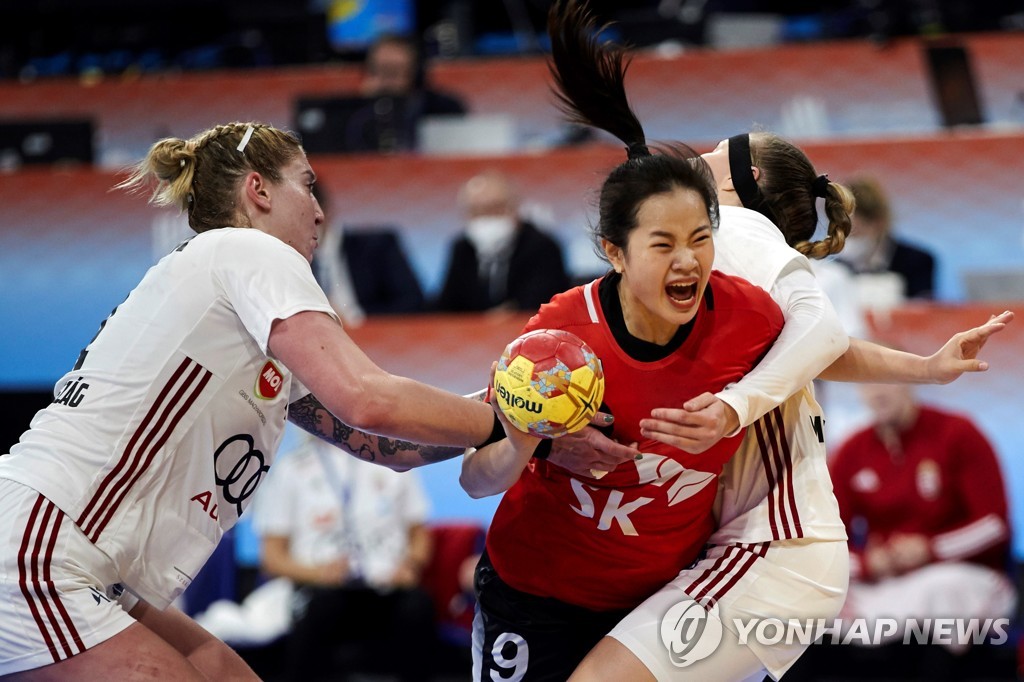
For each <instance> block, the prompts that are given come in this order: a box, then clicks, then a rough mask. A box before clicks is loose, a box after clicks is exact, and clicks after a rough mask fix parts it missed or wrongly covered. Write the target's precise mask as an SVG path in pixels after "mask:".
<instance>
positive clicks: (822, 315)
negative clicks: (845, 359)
mask: <svg viewBox="0 0 1024 682" xmlns="http://www.w3.org/2000/svg"><path fill="white" fill-rule="evenodd" d="M771 294H772V298H773V299H774V300H775V301H776V302H777V303H778V304H779V306H780V307H781V308H782V311H783V314H784V315H785V319H786V324H785V326H784V327H783V329H782V332H781V333H780V334H779V337H778V339H776V341H775V343H774V344H773V345H772V347H771V349H770V350H769V351H768V353H766V354H765V356H764V358H762V359H761V361H760V362H759V363H758V364H757V366H756V367H754V369H752V370H751V371H750V372H749V373H747V375H746V376H744V377H743V378H742V379H741V380H740V381H738V382H737V383H735V384H733V385H732V386H730V387H728V388H726V389H725V390H723V391H720V392H719V393H717V394H716V397H718V398H719V399H721V400H722V401H723V402H724V403H726V404H727V405H729V406H730V407H731V408H732V409H733V410H735V411H736V415H737V416H738V417H739V424H740V426H741V427H742V426H749V425H750V424H752V423H753V422H755V421H757V420H758V419H760V418H761V417H762V416H764V415H765V414H766V413H767V412H769V411H770V410H771V409H772V408H774V407H776V406H777V405H780V404H782V403H783V402H785V400H786V399H787V398H789V397H790V396H791V395H793V394H794V393H796V392H797V391H798V390H800V389H801V388H803V387H804V386H806V385H807V384H808V383H810V382H811V381H812V380H813V379H814V378H815V377H816V376H818V374H819V373H820V372H821V371H822V370H824V369H825V368H826V367H828V366H829V365H830V364H832V363H833V362H834V361H835V360H836V358H838V357H839V356H840V355H842V353H843V352H844V351H845V350H846V348H847V344H848V337H847V335H846V332H845V331H843V327H842V324H841V323H840V321H839V317H838V315H837V314H836V312H835V310H834V309H833V308H832V304H831V303H829V301H828V298H827V297H826V296H825V294H824V293H823V292H822V291H821V289H820V287H818V285H817V284H816V282H815V281H814V277H813V275H812V274H811V273H810V272H808V271H806V270H802V269H801V270H794V271H792V272H789V273H787V274H785V275H784V276H783V277H782V278H780V279H779V281H778V282H777V283H776V286H775V287H773V288H772V291H771Z"/></svg>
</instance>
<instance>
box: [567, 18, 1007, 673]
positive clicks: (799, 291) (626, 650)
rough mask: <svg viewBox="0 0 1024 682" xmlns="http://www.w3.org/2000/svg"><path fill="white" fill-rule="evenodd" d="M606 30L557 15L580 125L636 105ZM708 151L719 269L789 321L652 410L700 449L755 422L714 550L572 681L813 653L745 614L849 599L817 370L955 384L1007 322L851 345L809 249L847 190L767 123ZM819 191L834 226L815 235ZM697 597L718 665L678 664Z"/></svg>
mask: <svg viewBox="0 0 1024 682" xmlns="http://www.w3.org/2000/svg"><path fill="white" fill-rule="evenodd" d="M594 29H595V26H594V23H593V20H592V19H591V18H590V16H589V14H588V12H587V11H586V9H585V8H584V7H583V6H582V5H580V4H575V3H569V4H566V3H564V2H560V3H556V5H555V6H554V7H553V8H552V11H551V14H550V15H549V33H550V35H551V39H552V60H553V63H554V66H553V68H552V70H553V73H554V75H555V79H556V82H557V83H558V86H559V88H560V90H561V93H560V94H561V95H562V97H561V100H562V103H563V105H564V108H565V109H567V113H568V116H569V118H570V120H574V121H577V122H579V123H583V124H587V125H592V126H597V127H604V126H603V124H602V120H603V119H602V117H603V113H602V112H600V111H597V110H596V108H595V98H594V96H593V95H592V94H590V93H588V92H587V91H588V90H593V91H596V92H600V93H605V94H606V96H607V97H610V98H611V99H612V100H613V101H614V100H620V101H622V102H624V101H626V95H625V89H624V86H623V81H624V76H625V68H624V66H623V63H624V52H623V51H622V50H620V49H618V48H615V47H613V46H609V45H602V44H598V43H597V41H596V39H595V38H594V37H593V36H594V35H595V34H596V31H595V30H594ZM603 106H604V107H605V108H608V107H609V104H608V103H607V102H605V103H603ZM703 158H704V160H705V161H706V162H707V163H708V165H709V166H710V167H711V169H712V172H713V174H714V176H715V183H716V188H717V190H718V199H719V202H720V205H721V207H720V210H721V226H720V229H719V231H718V232H717V233H716V234H715V246H716V255H715V269H717V270H720V271H722V272H726V273H729V274H732V275H739V276H741V277H744V278H746V279H748V280H750V281H751V282H753V283H754V284H757V285H759V286H761V287H762V288H763V289H765V290H766V291H769V292H770V293H771V295H772V298H773V299H775V301H776V302H777V303H778V304H779V305H780V306H781V307H782V309H783V310H784V311H785V313H786V326H785V328H784V329H783V332H782V334H780V336H779V339H778V340H777V341H776V343H775V345H774V347H773V348H772V350H771V351H770V352H769V353H768V354H767V355H766V356H765V358H764V359H763V360H762V361H761V363H760V364H759V365H758V367H757V368H755V370H753V371H752V372H751V373H749V374H748V375H747V376H746V377H744V378H743V379H742V380H741V381H739V382H737V383H736V384H735V385H733V386H732V387H730V388H728V389H726V390H725V391H722V392H719V393H718V394H717V395H711V394H704V395H702V396H699V397H698V398H696V399H694V400H691V401H688V402H687V403H686V404H685V405H683V406H666V407H663V408H661V409H657V410H654V411H653V413H652V416H651V418H648V419H643V420H641V422H640V430H641V434H642V435H643V436H644V437H645V438H650V439H652V440H655V441H658V442H662V443H665V444H670V445H674V446H675V447H678V448H680V449H681V450H683V451H686V452H691V453H699V452H703V451H704V450H705V449H706V448H708V447H710V446H712V445H713V444H714V443H716V442H717V441H718V439H719V438H721V437H722V436H723V435H724V434H733V433H736V431H737V430H738V428H739V427H741V426H749V427H750V428H749V429H748V431H747V434H746V437H745V439H744V441H743V443H742V444H741V446H740V449H739V450H738V451H737V453H736V454H735V455H734V456H733V458H732V459H731V460H730V461H729V462H727V463H726V464H725V466H724V468H723V470H722V472H721V474H720V476H719V480H718V488H719V492H718V496H717V499H716V501H715V516H716V521H717V529H716V530H715V531H714V532H713V533H712V534H711V535H710V537H709V538H708V539H707V542H708V546H707V549H706V552H705V554H704V555H703V556H702V557H701V558H699V559H698V560H697V561H696V562H695V563H694V564H693V565H691V566H688V567H685V568H683V567H681V568H683V570H682V571H681V572H680V574H679V575H678V576H677V577H676V579H674V580H672V581H671V582H670V583H669V584H668V585H666V586H665V587H663V588H662V589H661V590H659V591H658V592H657V593H655V594H654V595H652V596H651V597H650V598H649V599H647V600H646V601H645V602H644V603H643V604H642V605H640V606H638V607H637V608H636V609H635V610H634V611H633V612H632V613H631V614H630V615H629V616H627V617H626V618H624V619H623V621H622V622H620V623H619V624H618V625H617V626H616V627H615V628H614V629H613V630H612V632H611V634H610V636H609V637H606V638H604V639H603V640H602V641H601V642H600V643H599V644H598V646H597V647H596V648H595V649H594V650H593V651H592V652H591V654H590V655H588V656H587V657H586V659H585V660H584V661H583V662H582V663H581V665H580V667H579V668H578V669H577V670H576V672H575V674H574V675H573V677H572V679H573V680H597V679H629V680H643V679H658V680H690V679H692V680H710V679H715V680H742V679H747V678H748V677H750V678H751V679H758V680H760V679H761V678H762V677H763V676H764V674H765V672H766V671H767V673H768V674H770V675H771V676H772V677H774V678H777V677H778V676H780V675H781V674H782V673H784V672H785V670H786V669H788V667H789V666H790V665H792V663H793V661H795V660H796V658H797V657H798V656H799V655H800V653H802V651H803V648H804V646H803V645H801V644H800V643H799V641H797V642H793V641H791V640H790V639H788V638H787V639H786V640H785V641H783V642H782V643H780V644H778V645H776V646H774V647H765V646H759V645H758V644H757V643H756V642H748V643H747V644H746V645H744V644H741V643H740V641H739V639H738V637H737V633H736V632H735V627H734V625H732V623H734V622H735V619H747V620H748V621H749V620H750V619H751V618H755V617H760V618H766V617H778V618H781V619H783V620H786V619H788V618H796V619H800V618H804V619H814V618H828V617H831V616H835V615H836V614H837V613H838V611H839V608H840V606H841V605H842V603H843V599H844V596H845V591H846V584H847V573H848V566H847V563H848V559H847V556H846V543H845V539H846V536H845V532H844V529H843V528H842V527H841V519H840V518H839V515H838V508H837V504H836V501H835V498H834V496H833V495H832V487H831V483H830V480H829V476H828V471H827V469H826V466H825V452H824V436H823V432H822V428H823V416H822V414H821V409H820V407H819V406H818V405H817V403H816V402H815V400H814V394H813V387H812V386H811V384H810V380H811V379H812V378H814V377H815V376H817V375H818V374H819V373H822V371H823V370H825V368H829V369H828V371H827V372H825V375H826V377H827V378H831V379H844V380H869V377H871V378H876V379H877V378H880V377H884V380H887V381H919V382H920V381H935V382H946V381H950V380H952V379H953V378H955V376H958V375H959V374H960V373H962V372H964V371H976V370H983V369H985V365H984V363H980V362H978V361H977V360H976V359H975V356H976V354H977V351H978V350H979V349H980V347H981V345H983V344H984V341H985V339H987V337H988V336H989V335H990V334H992V333H994V332H996V331H998V330H999V329H1001V328H1002V327H1003V326H1004V325H1005V323H1006V322H1008V321H1009V319H1010V316H1006V315H1004V316H1000V317H999V318H996V319H994V320H992V321H990V323H989V324H987V325H984V326H983V327H980V328H977V329H974V330H971V331H970V332H965V333H964V334H961V335H957V336H956V337H954V338H953V339H952V340H951V341H950V343H948V344H947V345H946V346H944V347H943V349H942V350H941V351H940V352H939V353H937V354H936V356H933V357H932V358H921V357H918V356H911V355H910V354H905V353H904V354H899V355H898V356H897V355H894V354H893V353H892V352H890V351H888V349H883V348H881V347H879V346H875V345H873V344H867V343H865V342H861V341H854V342H853V343H852V345H851V346H850V347H849V348H847V345H846V344H847V340H846V337H845V334H844V333H843V332H842V329H841V327H840V326H839V324H838V320H837V319H836V318H835V313H834V311H833V310H832V308H831V305H830V304H829V302H828V300H827V298H826V297H825V296H824V294H823V293H822V292H821V290H820V288H819V287H818V286H817V284H816V282H815V281H814V277H813V274H812V272H811V270H810V268H809V264H808V263H807V260H806V258H805V257H804V255H808V256H811V257H819V258H820V257H824V256H825V255H828V254H829V253H835V252H838V251H839V250H840V249H841V248H842V246H843V244H844V242H845V238H846V235H847V233H848V231H849V226H850V218H849V214H850V212H851V211H852V208H853V201H852V195H851V194H850V193H849V191H848V190H847V189H846V188H845V187H843V186H841V185H839V184H837V183H832V182H830V181H829V180H828V178H827V177H826V176H824V175H818V174H817V173H816V171H815V170H814V168H813V166H812V165H811V164H810V162H809V160H808V159H807V157H806V156H805V155H804V154H803V153H802V152H801V151H800V150H799V149H798V148H796V147H795V146H794V145H792V144H791V143H789V142H787V141H785V140H783V139H782V138H780V137H778V136H775V135H771V134H768V133H752V134H743V135H737V136H734V137H732V138H729V139H728V140H725V141H723V142H722V143H720V144H719V145H718V147H717V148H716V149H715V150H714V151H713V152H710V153H707V154H704V155H703ZM819 198H820V199H824V213H825V215H826V216H827V219H828V223H829V227H828V236H826V238H825V239H823V240H820V241H817V242H812V241H810V240H811V238H812V237H813V234H814V232H815V228H816V225H817V222H818V218H817V215H818V210H817V199H819ZM844 351H845V352H844ZM940 366H941V367H942V369H941V370H940V369H939V367H940ZM591 442H592V441H591ZM572 444H573V440H572V438H569V439H562V440H560V441H558V442H556V446H555V448H554V451H553V452H552V454H551V455H550V461H552V462H555V463H558V464H563V465H564V466H565V467H567V468H569V469H573V466H574V464H573V462H571V461H568V462H564V461H563V460H562V459H561V455H562V454H563V453H564V452H570V451H572V450H573V445H572ZM574 455H575V458H576V461H581V459H585V458H581V457H580V456H579V452H578V451H577V452H574ZM573 470H574V473H576V474H577V475H581V474H582V476H586V473H585V472H582V471H581V470H580V469H573ZM582 480H583V481H584V483H585V482H586V479H582ZM686 601H692V602H696V603H698V604H700V605H701V607H703V608H704V609H705V610H706V611H707V614H708V615H707V617H708V619H709V620H713V621H715V622H716V623H719V624H721V625H722V626H723V627H722V628H721V631H722V632H723V640H722V644H721V646H720V647H719V648H718V650H717V651H716V652H714V653H713V654H712V655H711V656H710V657H709V658H707V659H706V660H698V661H697V662H696V663H693V661H694V660H696V659H691V660H690V661H689V662H690V663H693V665H692V666H691V667H680V665H679V663H680V661H679V660H678V653H679V652H680V651H682V650H684V649H685V646H686V645H687V644H689V643H690V642H686V641H683V640H676V641H673V640H672V637H671V635H669V636H666V630H665V627H664V625H663V624H662V619H663V618H664V617H665V615H666V613H668V612H669V611H671V610H672V608H673V607H674V606H676V605H678V604H680V603H683V602H686ZM671 630H672V628H671V627H669V629H668V631H669V632H671ZM677 635H679V633H678V632H677ZM666 637H667V638H666ZM705 653H710V652H705Z"/></svg>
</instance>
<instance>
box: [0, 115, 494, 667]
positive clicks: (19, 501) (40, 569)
mask: <svg viewBox="0 0 1024 682" xmlns="http://www.w3.org/2000/svg"><path fill="white" fill-rule="evenodd" d="M154 179H155V180H156V181H157V183H156V187H155V191H154V192H153V194H152V196H151V201H152V202H153V203H155V204H159V205H175V206H178V207H180V208H182V209H183V210H185V211H186V212H187V213H188V219H189V224H190V225H191V227H192V229H193V230H195V232H196V233H197V234H196V236H194V237H192V238H191V239H190V240H188V241H186V242H184V243H182V244H181V245H180V246H178V247H177V248H176V249H175V250H174V251H173V252H172V253H170V254H168V255H167V256H165V257H164V258H163V259H161V260H160V262H159V263H157V264H156V265H155V266H153V267H152V268H151V269H150V270H149V272H147V273H146V275H145V277H144V278H143V279H142V281H141V282H140V283H139V284H138V286H137V287H136V288H135V289H134V290H133V291H132V292H131V293H130V294H129V295H128V297H127V299H126V300H125V301H124V302H123V303H122V304H121V305H119V306H118V307H117V308H116V309H115V311H114V312H113V313H112V314H111V315H110V317H108V318H107V320H106V321H105V322H104V323H103V325H102V326H101V329H100V331H99V332H98V333H97V335H96V337H95V338H94V339H93V340H92V342H91V343H89V344H88V346H86V348H85V349H84V350H83V351H82V353H81V355H80V356H79V358H78V362H77V363H76V364H75V366H74V367H73V368H72V369H71V371H69V372H68V373H67V374H66V375H65V376H64V377H63V378H62V379H61V380H60V382H59V383H58V384H57V386H56V389H55V392H54V393H55V398H54V401H53V403H52V404H51V405H49V406H48V407H47V408H45V409H43V410H41V411H40V412H39V413H38V414H37V415H36V416H35V418H34V419H33V420H32V423H31V426H30V428H29V430H28V431H27V432H25V433H24V434H23V435H22V437H21V440H20V442H19V443H18V444H16V445H15V446H14V447H13V448H12V450H11V453H10V454H8V455H5V456H3V457H0V677H3V676H6V675H13V677H14V678H16V679H19V680H42V679H47V680H50V679H94V678H97V677H99V676H104V677H109V678H110V679H116V680H141V679H145V680H157V679H159V680H175V681H181V680H202V679H255V677H256V676H255V675H254V674H253V672H252V671H251V670H250V669H249V668H248V666H246V665H245V663H244V662H243V661H242V660H241V659H240V658H239V657H238V656H237V655H236V654H234V652H232V651H231V650H230V649H229V648H228V647H227V646H226V645H224V644H223V643H222V642H220V641H219V640H217V639H216V638H214V637H213V636H212V635H210V634H209V633H207V632H206V631H205V630H203V629H202V628H201V627H199V626H198V625H197V624H196V623H195V622H193V621H192V620H190V619H189V618H188V617H187V616H185V615H184V614H183V613H181V612H180V611H178V610H176V609H175V608H174V607H172V606H170V604H171V602H172V601H173V600H174V599H175V598H176V597H177V596H178V595H179V594H181V593H182V592H183V591H184V590H185V588H186V587H188V585H189V583H190V582H191V581H192V579H193V578H194V577H195V575H196V573H197V572H198V571H199V569H200V568H201V567H202V566H203V564H204V563H205V562H206V560H207V559H208V558H209V556H210V554H211V553H212V552H213V550H214V548H215V547H216V545H217V543H218V541H219V540H220V538H221V536H222V535H223V534H224V532H226V531H227V530H228V529H230V528H231V527H232V526H233V525H234V524H235V522H236V521H237V520H238V517H239V515H240V514H241V513H242V511H243V510H244V509H245V508H246V507H247V506H248V504H249V502H250V501H251V498H252V495H253V493H254V492H255V491H256V489H257V488H258V487H259V485H260V483H261V481H262V480H263V478H264V476H265V475H266V473H267V471H268V470H269V468H270V465H271V463H272V462H273V460H274V453H275V451H276V450H277V448H278V445H279V444H280V442H281V437H282V434H283V431H284V426H285V421H286V420H287V419H290V420H291V421H292V422H293V423H295V424H297V425H298V426H300V427H302V428H304V429H306V430H307V431H309V432H311V433H313V434H315V435H317V436H319V437H321V438H323V439H325V440H327V441H329V442H331V443H333V444H335V445H337V446H339V447H340V448H342V449H345V450H347V451H348V452H350V453H353V454H355V455H357V456H359V457H361V458H363V459H368V460H371V461H375V462H377V463H378V464H382V465H385V466H389V467H392V468H395V469H399V470H401V469H407V468H409V467H412V466H417V465H419V464H424V463H427V462H429V461H432V460H434V459H441V458H447V457H451V456H455V455H456V454H461V453H462V451H463V449H464V447H465V446H467V445H471V444H474V443H475V444H481V443H483V442H484V441H485V440H487V439H488V438H489V437H490V434H491V433H492V432H493V430H494V425H495V419H494V414H493V411H492V410H491V408H490V406H488V405H486V404H484V403H482V402H480V401H474V400H469V399H466V398H462V397H459V396H455V395H452V394H449V393H446V392H444V391H441V390H439V389H435V388H432V387H429V386H426V385H424V384H420V383H418V382H414V381H412V380H409V379H404V378H402V377H397V376H393V375H391V374H388V373H386V372H384V371H383V370H381V369H380V368H379V367H377V366H376V365H375V364H374V363H373V362H372V361H371V360H370V359H369V358H367V357H366V355H365V354H364V353H363V352H362V351H361V350H360V349H359V348H358V347H357V346H356V345H355V344H354V343H353V342H352V340H351V339H350V338H349V337H348V335H347V334H346V333H345V331H344V330H343V329H342V327H341V324H340V323H339V321H338V318H337V316H336V314H335V312H334V311H333V309H332V308H331V305H330V303H328V301H327V298H326V297H325V295H324V293H323V291H322V290H321V289H320V287H319V286H318V285H317V283H316V280H314V278H313V274H312V272H311V270H310V261H311V259H312V257H313V252H314V249H315V248H316V246H317V228H318V226H319V225H320V224H321V223H322V222H323V220H324V216H323V212H322V211H321V209H320V206H319V204H318V203H317V200H316V197H315V196H314V195H313V192H312V189H313V184H314V182H315V180H316V177H315V175H314V173H313V170H312V169H311V168H310V166H309V162H308V161H307V159H306V155H305V153H304V152H303V150H302V147H301V146H300V144H299V141H298V139H297V138H296V137H295V136H294V135H292V134H291V133H288V132H285V131H282V130H278V129H276V128H274V127H271V126H267V125H262V124H259V123H232V124H229V125H223V126H217V127H215V128H212V129H210V130H208V131H206V132H205V133H202V134H200V135H197V136H195V137H193V138H192V139H188V140H184V139H177V138H170V139H164V140H161V141H159V142H157V143H156V144H154V145H153V146H152V148H151V149H150V151H149V153H148V154H147V156H146V157H145V159H144V160H143V161H142V162H141V163H140V164H139V165H138V166H137V167H136V168H135V170H134V172H133V173H132V174H131V175H130V176H129V177H128V178H127V179H126V180H125V181H124V182H122V183H121V184H120V187H122V188H125V189H128V190H134V189H143V188H145V187H147V186H148V185H149V183H150V182H151V181H152V180H154ZM425 404H429V405H430V406H431V409H430V410H423V409H422V406H423V405H425ZM342 420H344V421H342ZM357 428H360V429H365V431H366V432H364V431H358V430H356V429H357ZM367 432H369V433H367ZM371 434H380V435H371ZM384 436H394V437H401V438H409V439H413V440H416V441H417V442H421V443H427V444H436V445H437V446H438V447H426V446H415V447H414V446H413V445H412V444H411V443H408V442H404V441H395V440H391V439H390V438H385V437H384ZM444 445H447V446H458V447H440V446H444Z"/></svg>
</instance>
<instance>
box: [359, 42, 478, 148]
mask: <svg viewBox="0 0 1024 682" xmlns="http://www.w3.org/2000/svg"><path fill="white" fill-rule="evenodd" d="M361 94H362V96H363V97H365V98H367V102H366V104H365V106H364V107H363V108H362V109H360V110H359V111H357V112H356V113H354V114H353V119H352V120H353V121H361V122H362V123H361V124H360V125H361V126H363V127H364V128H365V130H364V134H363V135H362V141H361V142H353V141H351V140H350V141H349V143H347V144H348V146H349V151H379V152H400V151H408V150H412V149H416V146H417V127H418V125H419V123H420V121H421V120H422V119H423V118H424V117H428V116H462V115H465V114H466V112H467V107H466V104H465V103H464V102H463V101H462V100H461V99H460V98H459V97H458V96H456V95H455V94H453V93H449V92H443V91H441V90H438V89H436V88H434V87H432V86H431V85H430V84H429V83H428V82H427V79H426V72H425V70H424V68H423V63H422V59H421V55H420V52H419V49H418V48H417V46H416V43H414V42H413V41H412V40H411V39H409V38H406V37H404V36H400V35H396V34H385V35H382V36H380V37H379V38H378V39H377V40H376V41H375V42H374V43H373V44H372V45H371V46H370V48H369V50H367V53H366V60H365V61H364V63H363V79H362V84H361Z"/></svg>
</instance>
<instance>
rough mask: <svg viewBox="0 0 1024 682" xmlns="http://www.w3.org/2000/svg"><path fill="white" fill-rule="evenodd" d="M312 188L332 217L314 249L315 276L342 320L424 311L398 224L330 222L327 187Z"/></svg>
mask: <svg viewBox="0 0 1024 682" xmlns="http://www.w3.org/2000/svg"><path fill="white" fill-rule="evenodd" d="M313 192H314V194H316V196H317V199H318V200H319V201H320V206H321V208H322V209H323V211H324V214H325V215H326V216H328V219H327V220H325V221H324V224H323V233H322V234H321V236H320V243H319V246H318V247H317V249H316V251H315V252H314V254H313V266H312V267H313V275H314V277H316V279H317V282H319V283H320V286H321V287H322V288H323V290H324V293H326V294H327V298H328V300H329V301H330V302H331V305H332V306H334V308H335V310H336V311H337V312H338V314H339V315H340V316H341V318H342V321H343V322H344V323H345V324H347V325H358V324H360V323H361V322H362V321H363V320H364V319H365V318H366V316H367V315H394V314H407V313H418V312H423V310H424V308H425V302H424V297H423V288H422V287H421V286H420V283H419V280H418V279H417V278H416V274H415V273H414V272H413V270H412V266H411V265H410V264H409V259H408V258H407V257H406V255H405V250H404V249H403V248H402V244H401V241H400V239H399V235H398V231H397V229H395V228H394V227H393V226H390V225H360V226H340V225H339V226H335V225H332V224H331V221H330V212H329V210H328V206H327V197H326V196H325V193H324V191H323V190H322V189H321V188H320V187H318V186H314V189H313Z"/></svg>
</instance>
